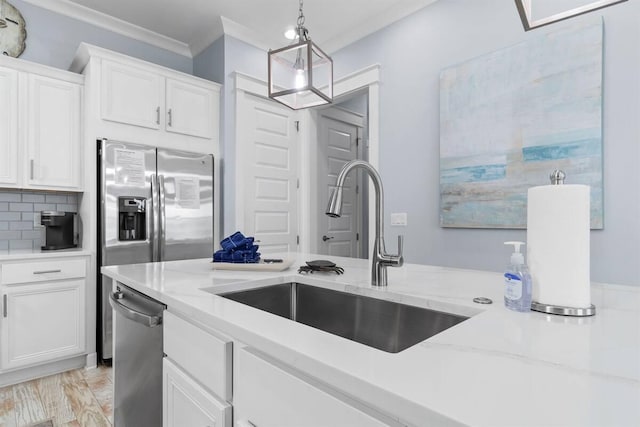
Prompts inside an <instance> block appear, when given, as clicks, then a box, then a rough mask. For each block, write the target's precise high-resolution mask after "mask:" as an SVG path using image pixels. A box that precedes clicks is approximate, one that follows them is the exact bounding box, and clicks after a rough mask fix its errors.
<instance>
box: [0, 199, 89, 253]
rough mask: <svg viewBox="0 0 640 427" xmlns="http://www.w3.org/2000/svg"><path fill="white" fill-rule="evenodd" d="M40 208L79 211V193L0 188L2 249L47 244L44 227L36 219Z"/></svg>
mask: <svg viewBox="0 0 640 427" xmlns="http://www.w3.org/2000/svg"><path fill="white" fill-rule="evenodd" d="M40 211H65V212H78V195H77V194H75V193H58V192H48V191H19V190H0V250H7V249H39V248H40V246H42V244H43V243H44V242H43V241H42V238H43V235H44V234H43V231H42V230H43V229H42V228H41V227H39V226H37V225H35V226H34V223H33V221H34V215H35V214H36V213H39V212H40Z"/></svg>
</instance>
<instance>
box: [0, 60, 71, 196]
mask: <svg viewBox="0 0 640 427" xmlns="http://www.w3.org/2000/svg"><path fill="white" fill-rule="evenodd" d="M82 83H83V78H82V76H79V75H76V74H73V73H69V72H66V71H61V70H56V69H53V68H50V67H45V66H42V65H39V64H34V63H30V62H26V61H22V60H19V59H15V58H8V57H0V90H1V93H2V96H1V97H0V156H1V157H2V158H1V159H0V186H1V187H9V188H26V189H34V190H35V189H39V190H58V191H82V165H81V162H80V159H81V158H82V146H81V143H80V141H81V140H80V137H81V130H82V119H81V108H82V107H81V104H82Z"/></svg>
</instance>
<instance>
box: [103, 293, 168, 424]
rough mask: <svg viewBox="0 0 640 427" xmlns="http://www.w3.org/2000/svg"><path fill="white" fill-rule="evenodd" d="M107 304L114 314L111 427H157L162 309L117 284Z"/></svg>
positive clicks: (160, 422)
mask: <svg viewBox="0 0 640 427" xmlns="http://www.w3.org/2000/svg"><path fill="white" fill-rule="evenodd" d="M110 303H111V307H113V310H114V316H113V319H114V326H113V329H114V348H113V375H114V377H113V380H114V393H113V419H114V425H115V426H116V427H141V426H145V427H156V426H157V427H160V426H162V357H163V353H162V313H163V311H164V309H165V308H166V306H165V305H164V304H162V303H160V302H158V301H156V300H154V299H151V298H149V297H148V296H146V295H143V294H141V293H140V292H137V291H135V290H133V289H131V288H128V287H126V286H124V285H122V284H121V283H118V284H117V285H116V290H115V291H114V292H113V293H112V294H111V295H110Z"/></svg>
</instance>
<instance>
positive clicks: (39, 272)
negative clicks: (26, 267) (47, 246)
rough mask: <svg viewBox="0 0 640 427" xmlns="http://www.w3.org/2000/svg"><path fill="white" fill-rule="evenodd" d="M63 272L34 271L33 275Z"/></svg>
mask: <svg viewBox="0 0 640 427" xmlns="http://www.w3.org/2000/svg"><path fill="white" fill-rule="evenodd" d="M61 272H62V270H40V271H34V272H33V274H47V273H61Z"/></svg>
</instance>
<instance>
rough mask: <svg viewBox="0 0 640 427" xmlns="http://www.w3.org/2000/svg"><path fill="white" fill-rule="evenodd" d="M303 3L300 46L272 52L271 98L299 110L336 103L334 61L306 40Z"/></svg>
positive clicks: (299, 23) (299, 33)
mask: <svg viewBox="0 0 640 427" xmlns="http://www.w3.org/2000/svg"><path fill="white" fill-rule="evenodd" d="M303 23H304V15H303V14H302V1H301V2H300V16H299V17H298V28H297V33H298V43H296V44H292V45H289V46H285V47H282V48H280V49H274V50H269V98H272V99H274V100H276V101H278V102H280V103H282V104H284V105H286V106H287V107H289V108H291V109H294V110H299V109H301V108H308V107H314V106H316V105H322V104H329V103H331V101H332V100H333V61H332V60H331V58H330V57H329V55H327V54H326V53H324V52H323V51H322V49H320V48H319V47H318V46H316V45H315V43H313V42H312V41H311V40H310V39H309V38H308V37H307V29H306V28H304V26H303Z"/></svg>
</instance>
